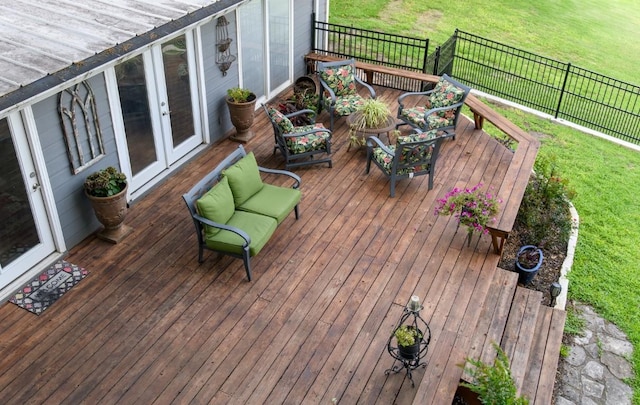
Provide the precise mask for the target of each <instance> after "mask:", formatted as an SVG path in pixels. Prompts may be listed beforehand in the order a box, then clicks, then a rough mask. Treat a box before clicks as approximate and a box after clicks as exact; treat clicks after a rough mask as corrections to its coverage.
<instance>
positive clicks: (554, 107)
mask: <svg viewBox="0 0 640 405" xmlns="http://www.w3.org/2000/svg"><path fill="white" fill-rule="evenodd" d="M313 18H314V20H313V23H314V27H315V30H314V33H315V37H314V41H313V44H312V47H313V51H314V52H315V53H318V54H322V55H329V56H335V57H340V58H356V59H358V60H360V61H362V62H367V63H372V64H379V65H383V66H388V67H393V68H399V69H404V70H408V71H413V72H421V73H427V74H434V75H436V76H441V75H442V74H443V73H447V74H449V75H451V76H454V77H456V79H458V80H460V81H462V82H464V83H466V84H468V85H470V86H471V87H473V88H475V89H478V90H481V91H484V92H485V93H488V94H492V95H495V96H498V97H501V98H504V99H507V100H510V101H514V102H516V103H519V104H521V105H524V106H527V107H531V108H533V109H536V110H538V111H541V112H543V113H546V114H549V115H552V116H553V117H555V118H561V119H564V120H567V121H569V122H573V123H576V124H579V125H582V126H584V127H587V128H591V129H594V130H596V131H600V132H603V133H605V134H608V135H611V136H613V137H616V138H619V139H621V140H624V141H627V142H631V143H635V144H640V86H637V85H633V84H630V83H626V82H623V81H621V80H617V79H614V78H611V77H609V76H606V75H603V74H600V73H596V72H593V71H590V70H587V69H583V68H580V67H577V66H574V65H572V64H571V63H565V62H560V61H557V60H554V59H551V58H547V57H545V56H541V55H537V54H534V53H531V52H528V51H524V50H522V49H518V48H514V47H512V46H509V45H505V44H502V43H499V42H496V41H493V40H490V39H486V38H483V37H480V36H477V35H474V34H470V33H468V32H463V31H459V30H456V31H455V33H454V34H453V35H452V36H451V38H449V39H448V40H447V41H446V42H445V43H443V44H442V45H440V46H438V47H437V48H435V49H434V51H433V52H432V53H429V52H428V51H429V40H428V39H420V38H412V37H406V36H402V35H394V34H386V33H382V32H377V31H370V30H363V29H358V28H354V27H347V26H343V25H337V24H330V23H325V22H321V21H316V20H315V17H313ZM370 83H371V84H376V85H380V86H386V87H390V88H395V89H400V90H405V91H420V90H424V85H425V83H424V82H419V81H417V80H412V79H407V78H399V77H395V76H389V75H384V74H375V75H374V76H373V77H372V78H370Z"/></svg>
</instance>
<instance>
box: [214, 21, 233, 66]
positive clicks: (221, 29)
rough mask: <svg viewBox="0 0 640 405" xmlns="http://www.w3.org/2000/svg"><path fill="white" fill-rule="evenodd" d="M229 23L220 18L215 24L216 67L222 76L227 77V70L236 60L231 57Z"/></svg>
mask: <svg viewBox="0 0 640 405" xmlns="http://www.w3.org/2000/svg"><path fill="white" fill-rule="evenodd" d="M228 26H229V21H227V18H226V17H225V16H220V17H219V18H218V22H217V23H216V48H217V50H218V55H217V57H216V65H218V68H219V69H220V71H221V72H222V76H226V75H227V70H229V68H230V67H231V64H232V63H233V62H234V61H235V60H236V57H235V56H233V55H231V52H230V48H231V41H232V39H231V38H229V30H228Z"/></svg>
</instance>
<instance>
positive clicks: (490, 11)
mask: <svg viewBox="0 0 640 405" xmlns="http://www.w3.org/2000/svg"><path fill="white" fill-rule="evenodd" d="M330 6H331V9H330V21H331V22H332V23H335V24H342V25H347V26H350V25H353V26H355V27H358V28H366V29H372V30H379V31H384V32H390V33H395V34H401V35H407V36H413V37H418V38H429V39H430V40H431V41H433V42H432V46H434V45H438V44H441V43H442V42H444V41H445V40H446V39H447V38H449V37H450V36H451V35H452V34H453V32H454V30H455V29H456V28H458V29H460V30H462V31H467V32H470V33H473V34H476V35H480V36H484V37H487V38H489V39H493V40H494V41H499V42H503V43H505V44H508V45H512V46H515V47H519V48H522V49H525V50H528V51H530V52H535V53H538V54H541V55H545V56H548V57H552V58H555V59H558V60H560V61H562V62H571V63H572V64H574V65H577V66H579V67H582V68H585V69H589V70H593V71H596V72H598V73H602V74H605V75H607V76H612V77H614V78H616V79H619V80H623V81H627V82H630V83H633V84H640V83H639V82H640V77H639V75H638V65H639V64H640V40H638V39H640V38H639V31H638V27H640V2H638V1H636V0H538V1H530V0H465V1H449V2H440V3H438V2H432V1H424V0H404V1H402V2H398V1H391V0H360V1H346V0H332V1H331V3H330Z"/></svg>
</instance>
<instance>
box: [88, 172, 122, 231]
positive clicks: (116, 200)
mask: <svg viewBox="0 0 640 405" xmlns="http://www.w3.org/2000/svg"><path fill="white" fill-rule="evenodd" d="M128 188H129V185H128V184H127V186H126V187H125V188H124V190H122V191H121V192H119V193H118V194H116V195H113V196H111V197H95V196H92V195H89V194H88V193H87V192H86V191H85V194H86V196H87V197H88V198H89V201H91V205H92V206H93V211H94V212H95V214H96V218H98V221H100V223H101V224H102V225H103V226H104V229H102V230H101V231H100V232H98V234H97V235H96V236H97V237H98V238H100V239H102V240H105V241H107V242H111V243H118V242H120V241H121V240H122V239H123V238H124V237H125V236H127V235H128V234H129V233H130V232H131V231H132V229H131V227H128V226H126V225H124V220H125V217H126V216H127V189H128Z"/></svg>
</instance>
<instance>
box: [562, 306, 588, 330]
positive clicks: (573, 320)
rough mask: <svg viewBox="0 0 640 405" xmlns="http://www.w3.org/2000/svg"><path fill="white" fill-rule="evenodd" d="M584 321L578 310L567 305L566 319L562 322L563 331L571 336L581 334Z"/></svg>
mask: <svg viewBox="0 0 640 405" xmlns="http://www.w3.org/2000/svg"><path fill="white" fill-rule="evenodd" d="M585 325H586V321H585V320H584V318H583V317H581V316H580V314H579V313H578V310H577V309H576V308H575V307H574V306H573V305H569V306H568V307H567V320H566V321H565V323H564V333H566V334H567V335H571V336H578V335H581V334H582V332H583V331H584V328H585Z"/></svg>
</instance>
